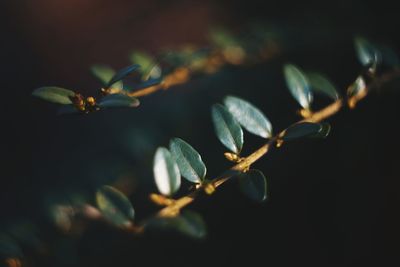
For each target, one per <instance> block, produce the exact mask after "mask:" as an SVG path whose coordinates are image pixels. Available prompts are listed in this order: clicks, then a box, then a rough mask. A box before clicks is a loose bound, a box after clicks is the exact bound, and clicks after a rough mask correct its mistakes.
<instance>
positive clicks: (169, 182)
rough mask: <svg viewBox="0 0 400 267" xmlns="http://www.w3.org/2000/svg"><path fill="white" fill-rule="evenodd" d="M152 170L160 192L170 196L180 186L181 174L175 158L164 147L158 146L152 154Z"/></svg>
mask: <svg viewBox="0 0 400 267" xmlns="http://www.w3.org/2000/svg"><path fill="white" fill-rule="evenodd" d="M153 172H154V178H155V182H156V185H157V188H158V191H160V193H161V194H163V195H167V196H170V195H172V194H174V193H175V192H176V191H178V189H179V187H180V186H181V174H180V172H179V167H178V165H177V164H176V162H175V159H174V158H173V156H172V155H171V153H170V152H169V151H168V149H166V148H164V147H159V148H158V149H157V151H156V154H155V155H154V163H153Z"/></svg>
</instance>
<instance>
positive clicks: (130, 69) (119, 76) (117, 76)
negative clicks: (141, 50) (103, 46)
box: [106, 64, 140, 88]
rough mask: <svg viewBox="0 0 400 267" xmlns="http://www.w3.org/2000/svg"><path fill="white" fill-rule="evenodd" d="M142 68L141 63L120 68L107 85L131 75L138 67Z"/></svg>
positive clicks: (109, 85)
mask: <svg viewBox="0 0 400 267" xmlns="http://www.w3.org/2000/svg"><path fill="white" fill-rule="evenodd" d="M139 68H140V65H138V64H134V65H130V66H128V67H125V68H123V69H121V70H119V71H118V72H117V73H115V75H114V76H113V77H112V78H111V80H110V81H109V82H108V83H107V85H106V87H107V88H109V87H111V86H112V85H113V84H114V83H116V82H118V81H120V80H122V79H124V78H125V77H126V76H128V75H130V74H131V73H133V72H135V71H136V70H137V69H139Z"/></svg>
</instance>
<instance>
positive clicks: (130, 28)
mask: <svg viewBox="0 0 400 267" xmlns="http://www.w3.org/2000/svg"><path fill="white" fill-rule="evenodd" d="M0 5H1V6H0V10H1V11H0V12H1V19H0V20H1V21H0V22H1V23H0V29H1V36H2V38H1V42H0V47H1V49H0V59H1V61H0V68H1V78H2V86H1V87H2V88H1V92H2V103H3V107H5V110H4V111H3V112H2V115H1V117H2V129H1V132H2V133H3V134H4V136H3V138H2V146H1V154H2V164H1V166H2V173H1V184H0V210H1V216H0V227H1V228H0V232H2V233H1V234H0V255H3V256H2V257H3V258H2V260H5V259H10V258H15V259H22V260H21V261H22V262H23V263H24V265H25V266H155V265H158V264H163V265H164V266H231V265H233V264H246V265H250V266H251V265H256V264H261V265H268V266H294V265H300V266H302V265H306V266H396V265H398V264H399V263H400V255H399V253H398V252H399V244H398V242H397V241H398V239H399V237H400V230H399V227H398V225H399V223H400V221H399V220H398V218H397V216H398V207H399V202H400V201H399V200H400V198H399V193H398V189H399V186H400V182H399V173H400V172H399V170H398V166H399V164H400V158H399V156H398V151H399V149H400V141H399V139H398V138H397V136H398V135H399V134H400V130H399V127H398V125H397V122H398V117H399V115H400V107H399V105H398V100H397V99H399V97H400V94H399V88H396V87H395V86H392V87H389V88H383V89H382V90H381V91H379V92H377V93H374V94H372V95H371V96H369V97H368V98H367V99H366V100H365V101H362V103H360V105H359V106H358V107H357V109H356V110H354V112H348V111H345V112H341V113H340V114H338V115H337V116H335V117H334V118H332V119H330V120H329V122H330V123H331V124H332V131H331V134H330V136H329V137H328V138H327V139H326V140H304V141H298V142H294V143H292V144H288V145H287V146H283V148H282V149H279V150H274V151H273V152H272V153H270V154H269V155H268V156H267V157H266V158H264V159H262V160H260V161H259V162H257V163H256V164H255V166H254V167H256V168H257V169H260V170H263V171H264V173H265V174H266V176H267V180H268V192H269V198H268V200H267V202H265V203H264V204H261V205H260V204H256V203H253V202H251V201H250V200H248V199H246V198H245V197H244V196H242V195H241V194H240V192H238V190H237V186H236V184H235V183H234V182H230V183H228V184H227V185H226V186H224V187H223V188H222V189H221V190H218V192H217V193H216V194H214V195H213V196H211V197H209V198H201V199H200V201H197V202H196V203H195V204H193V205H192V206H191V208H192V209H193V210H196V211H198V212H200V213H201V214H202V215H203V216H204V219H205V221H206V223H207V227H208V237H207V238H206V239H205V240H201V241H197V240H192V239H189V238H186V237H183V236H180V235H177V234H168V233H167V234H159V235H144V236H134V235H131V234H126V233H124V232H122V231H119V230H117V229H115V228H113V227H111V226H109V225H107V224H105V223H100V222H91V221H89V222H81V223H80V224H79V227H77V229H73V230H72V231H69V232H68V233H65V232H63V231H60V230H59V229H58V228H57V227H56V226H55V225H54V218H53V217H52V215H51V212H50V211H49V209H50V207H51V205H52V204H54V203H62V204H64V205H67V206H68V205H69V204H71V203H73V202H80V201H83V202H89V203H92V202H93V196H94V192H95V191H96V189H97V188H98V187H99V186H101V185H103V184H111V185H115V186H116V187H117V188H119V189H121V190H122V191H123V192H124V193H125V194H127V195H128V196H129V198H130V199H131V200H132V202H133V205H134V207H135V210H136V213H137V218H138V219H139V220H140V219H141V218H144V217H146V215H149V214H151V213H152V212H154V210H155V207H154V206H153V205H152V204H151V203H150V201H149V200H148V194H149V193H150V192H155V191H156V187H155V185H154V183H153V174H152V158H153V154H154V151H155V149H156V148H157V147H158V146H161V145H162V146H167V144H168V140H169V139H170V138H172V137H176V136H178V137H181V138H182V139H184V140H186V141H188V142H189V143H190V144H192V146H193V147H195V148H196V149H197V150H198V151H199V152H200V153H201V154H202V156H203V159H204V161H205V163H206V165H207V167H208V174H209V175H211V176H216V175H218V174H220V172H221V171H222V170H225V169H227V168H228V167H229V166H230V163H228V162H227V161H226V160H225V159H224V157H223V152H225V150H224V148H223V146H222V145H220V144H219V142H218V140H217V138H216V137H215V134H214V132H213V128H212V123H211V117H210V107H211V105H212V104H213V103H216V102H221V100H222V98H223V97H224V96H225V95H227V94H233V95H237V96H239V97H242V98H245V99H247V100H249V101H250V102H252V103H254V104H255V105H256V106H258V107H260V109H261V110H262V111H263V112H264V113H265V114H266V115H267V116H268V118H269V120H270V121H271V122H272V124H273V127H274V129H276V131H278V130H279V129H282V128H283V127H286V126H288V125H289V124H290V123H292V122H294V121H296V120H298V116H297V115H296V109H298V108H299V107H298V106H297V104H296V103H295V101H294V100H293V99H292V97H291V96H290V94H289V92H288V90H287V89H286V85H285V83H284V80H283V76H282V64H284V63H286V62H292V63H294V64H296V65H299V66H301V67H303V68H305V69H311V70H318V71H321V72H323V73H325V74H326V75H327V76H328V77H329V78H331V80H333V81H334V82H335V84H336V85H337V87H338V88H339V89H340V90H341V92H344V90H345V88H346V87H347V85H348V84H350V83H351V82H352V81H353V80H354V79H355V77H356V76H357V75H358V73H359V72H360V69H361V68H360V65H359V63H358V62H357V59H356V55H355V53H354V47H353V38H354V36H355V35H357V34H361V35H363V36H365V37H367V38H369V39H371V40H374V41H378V42H380V43H384V44H387V45H388V46H390V47H392V48H393V49H394V50H395V51H400V38H399V35H398V28H399V26H400V25H399V24H400V23H399V21H398V9H397V8H395V3H392V1H378V2H377V1H368V2H366V1H328V2H323V1H297V2H292V1H286V0H281V1H260V2H258V1H253V0H248V1H222V0H221V1H207V0H205V1H178V0H176V1H160V0H147V1H129V0H113V1H108V0H34V1H33V0H19V1H6V0H5V1H2V2H1V4H0ZM216 27H223V28H224V29H226V30H228V31H229V32H231V33H232V35H237V36H246V34H247V33H248V31H249V29H254V28H257V29H259V30H260V31H266V32H267V33H268V34H269V35H268V36H269V37H268V38H271V43H272V44H273V46H272V47H273V49H270V50H268V51H269V53H270V54H267V56H266V57H264V59H263V60H262V61H261V62H258V63H256V64H251V65H246V66H236V65H232V64H230V65H229V64H228V65H227V66H224V67H222V68H221V69H220V70H218V71H217V72H215V73H213V74H209V75H199V76H196V77H195V78H194V79H192V80H191V81H190V82H188V83H185V84H184V85H180V86H176V87H173V88H171V89H170V90H168V91H163V92H158V93H156V94H154V95H151V96H148V97H145V98H142V99H141V103H142V104H141V106H140V107H139V108H137V109H121V110H110V111H105V112H97V113H93V114H89V115H87V116H81V115H71V116H58V115H57V110H56V107H55V106H54V105H51V104H48V103H45V102H44V101H41V100H39V99H35V98H33V97H32V96H31V92H32V91H33V90H34V89H35V88H38V87H41V86H45V85H57V86H61V87H65V88H69V89H72V90H75V91H79V92H83V93H85V94H86V95H89V94H94V93H96V92H98V89H99V86H100V85H99V83H98V82H97V81H96V80H95V79H94V78H93V77H92V76H91V75H90V72H89V68H90V66H91V65H92V64H95V63H106V64H109V65H110V66H112V67H114V68H116V69H118V68H122V67H124V66H126V65H129V64H130V61H129V55H130V53H131V52H132V51H135V50H141V51H146V52H148V53H150V54H154V55H155V54H157V53H160V51H165V50H174V49H178V48H181V47H182V46H185V45H188V44H190V45H195V46H197V47H204V48H208V47H210V34H209V33H210V30H212V29H215V28H216ZM270 48H271V47H270ZM268 51H267V52H268ZM320 104H321V105H323V104H326V103H325V102H323V101H322V102H321V103H320ZM261 144H262V140H260V139H258V138H256V137H253V136H250V135H249V134H246V135H245V149H244V154H247V153H250V152H251V151H253V150H254V149H255V148H257V147H258V146H260V145H261ZM12 264H14V265H12ZM17 264H19V262H17V261H15V262H10V261H8V265H9V266H19V265H17ZM6 266H7V265H6Z"/></svg>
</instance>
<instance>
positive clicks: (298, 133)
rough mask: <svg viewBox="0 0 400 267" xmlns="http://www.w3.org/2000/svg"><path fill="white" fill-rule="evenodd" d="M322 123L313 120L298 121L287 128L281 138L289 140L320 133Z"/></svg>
mask: <svg viewBox="0 0 400 267" xmlns="http://www.w3.org/2000/svg"><path fill="white" fill-rule="evenodd" d="M321 129H322V125H321V124H320V123H314V122H298V123H295V124H293V125H291V126H289V128H287V129H286V130H285V131H284V133H283V135H282V136H281V138H282V139H283V140H284V141H289V140H293V139H297V138H301V137H310V136H313V135H316V134H318V133H320V131H321Z"/></svg>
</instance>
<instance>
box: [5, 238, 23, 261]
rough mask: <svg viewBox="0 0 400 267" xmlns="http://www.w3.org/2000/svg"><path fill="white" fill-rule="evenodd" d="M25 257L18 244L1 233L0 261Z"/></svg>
mask: <svg viewBox="0 0 400 267" xmlns="http://www.w3.org/2000/svg"><path fill="white" fill-rule="evenodd" d="M22 256H23V254H22V250H21V248H20V247H19V245H18V244H17V242H16V241H15V240H14V239H13V238H11V237H10V236H8V235H6V234H2V233H0V260H1V259H4V258H12V257H18V258H21V257H22Z"/></svg>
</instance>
